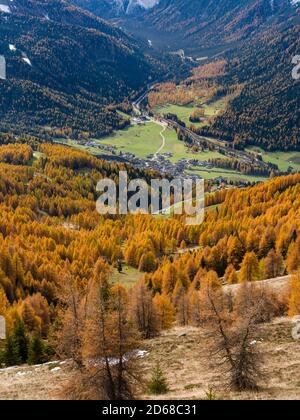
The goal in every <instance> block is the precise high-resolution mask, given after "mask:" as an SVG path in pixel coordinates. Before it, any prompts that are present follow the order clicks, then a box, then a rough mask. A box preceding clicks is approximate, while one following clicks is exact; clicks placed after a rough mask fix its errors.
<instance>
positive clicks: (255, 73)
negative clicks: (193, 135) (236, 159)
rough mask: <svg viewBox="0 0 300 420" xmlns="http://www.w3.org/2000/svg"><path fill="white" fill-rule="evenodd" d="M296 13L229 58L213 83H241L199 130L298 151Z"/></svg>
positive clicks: (237, 141)
mask: <svg viewBox="0 0 300 420" xmlns="http://www.w3.org/2000/svg"><path fill="white" fill-rule="evenodd" d="M299 32H300V25H299V19H298V20H297V15H296V14H295V16H294V18H292V17H291V18H290V20H287V22H286V23H285V24H284V25H283V24H282V25H281V27H279V28H278V27H277V28H273V29H271V28H269V30H268V31H266V32H264V33H261V34H259V36H257V37H255V38H254V39H252V40H251V42H245V43H244V44H243V47H242V48H241V50H240V51H234V53H232V54H231V55H230V56H229V57H228V61H229V65H228V73H227V75H226V76H225V77H223V78H221V80H219V83H220V84H221V85H222V86H223V87H225V89H227V90H228V91H230V90H232V89H233V88H234V87H235V86H237V85H239V86H240V87H242V89H241V92H240V94H239V95H238V97H236V98H235V99H234V100H233V101H232V102H231V104H230V106H229V108H228V109H227V111H226V112H225V113H224V114H223V115H221V116H220V117H218V118H217V119H216V120H215V122H214V123H213V125H212V127H210V128H209V129H208V130H203V131H202V133H204V134H207V133H209V134H213V135H214V136H216V137H221V138H227V139H229V140H231V141H234V142H235V144H236V145H237V146H242V147H244V146H246V145H249V144H250V145H257V146H261V147H263V148H264V149H268V150H300V128H299V127H300V114H299V109H300V98H299V80H294V79H293V77H292V70H293V67H294V65H295V64H293V63H292V61H293V57H294V56H296V55H297V54H298V53H299V51H300V39H299Z"/></svg>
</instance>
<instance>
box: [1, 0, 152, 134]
mask: <svg viewBox="0 0 300 420" xmlns="http://www.w3.org/2000/svg"><path fill="white" fill-rule="evenodd" d="M0 22H1V25H0V39H1V43H0V53H1V54H3V55H4V56H5V58H6V62H7V80H5V81H1V82H0V113H1V126H2V128H3V129H5V128H6V129H9V128H11V127H12V125H13V128H14V130H18V129H19V130H24V129H26V130H27V129H28V128H29V129H30V130H31V131H34V130H35V129H36V128H37V130H38V131H40V132H41V131H42V130H43V129H42V127H45V126H47V127H48V126H50V127H55V128H63V129H70V130H73V131H74V132H75V133H76V132H79V131H85V132H91V133H93V134H94V135H100V134H103V133H105V132H108V131H110V130H111V129H112V128H113V127H118V126H119V125H122V124H123V123H122V122H121V121H120V117H119V116H118V115H117V114H116V113H115V112H113V111H112V110H110V109H109V108H108V106H109V105H110V104H111V103H115V102H119V101H122V100H123V99H124V98H125V97H126V96H128V95H130V94H132V93H133V92H135V91H136V90H138V89H140V88H141V87H142V86H144V85H145V84H146V83H147V81H148V80H149V77H150V76H151V74H152V66H151V64H150V63H149V61H148V59H147V58H146V57H145V56H144V55H143V53H142V52H141V51H140V50H139V48H138V47H137V45H136V44H135V42H134V41H133V40H132V39H130V38H128V36H127V35H125V34H124V33H123V32H122V31H120V30H118V29H116V28H114V27H113V26H111V25H110V24H108V23H106V22H105V21H103V20H101V19H99V18H97V17H95V16H93V15H91V14H90V13H88V12H86V11H84V10H81V9H78V8H76V7H75V6H72V5H70V4H69V3H67V2H65V1H61V0H47V1H38V2H36V1H34V2H32V1H31V0H18V1H16V2H14V5H13V7H11V12H10V13H2V12H1V13H0Z"/></svg>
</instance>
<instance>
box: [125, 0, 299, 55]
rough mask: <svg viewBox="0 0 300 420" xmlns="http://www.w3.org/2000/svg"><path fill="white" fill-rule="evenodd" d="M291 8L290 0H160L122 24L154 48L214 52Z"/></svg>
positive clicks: (248, 34)
mask: <svg viewBox="0 0 300 420" xmlns="http://www.w3.org/2000/svg"><path fill="white" fill-rule="evenodd" d="M292 7H293V4H292V0H160V2H158V4H157V5H155V6H154V7H153V8H151V9H149V10H147V11H145V12H144V13H143V15H142V16H139V17H138V18H135V17H134V16H133V17H129V18H127V19H126V18H125V19H123V20H122V24H123V25H124V27H126V28H127V29H128V30H129V31H131V32H132V33H133V34H135V35H137V36H140V37H141V38H144V39H151V40H152V43H153V46H154V47H155V46H157V47H161V48H166V47H167V48H170V49H178V48H184V49H185V50H186V51H187V52H189V53H195V54H198V53H199V52H204V51H205V53H207V52H208V53H209V52H210V51H209V50H212V51H211V52H212V53H215V52H218V51H219V50H218V48H217V47H219V49H221V50H222V49H223V50H224V47H228V46H229V47H230V46H235V44H236V43H237V42H238V41H240V40H243V39H247V37H249V36H251V35H252V34H254V33H256V32H257V30H258V29H260V28H261V27H262V26H263V25H264V24H266V23H268V22H270V21H271V20H274V19H279V20H281V19H282V14H285V13H287V12H288V11H289V10H291V9H292ZM221 47H222V48H221ZM207 50H208V51H207ZM208 55H210V54H208Z"/></svg>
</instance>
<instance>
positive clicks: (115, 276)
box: [111, 265, 143, 288]
mask: <svg viewBox="0 0 300 420" xmlns="http://www.w3.org/2000/svg"><path fill="white" fill-rule="evenodd" d="M142 276H143V273H141V272H140V271H138V270H136V269H135V268H132V267H128V266H127V265H124V266H123V271H122V273H119V272H118V270H117V269H114V271H113V273H112V277H111V282H112V284H122V285H123V286H125V287H127V288H130V287H132V286H133V285H134V284H135V283H136V282H137V281H138V280H139V279H140V278H142Z"/></svg>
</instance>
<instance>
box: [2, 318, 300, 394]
mask: <svg viewBox="0 0 300 420" xmlns="http://www.w3.org/2000/svg"><path fill="white" fill-rule="evenodd" d="M294 325H295V324H293V322H292V320H290V319H288V318H280V319H276V320H275V321H273V322H272V323H270V324H266V325H264V326H263V327H262V330H261V334H260V340H259V343H258V344H257V345H258V346H259V347H260V349H261V351H262V353H263V354H264V368H265V375H266V376H265V379H264V381H265V382H262V383H261V391H260V392H258V393H233V392H230V391H228V390H227V389H226V384H224V382H223V381H224V374H223V371H222V369H221V368H220V367H219V366H218V364H217V363H216V362H215V360H214V359H213V358H212V357H211V352H210V350H209V348H210V344H211V341H212V337H211V336H210V334H208V333H207V331H205V330H203V329H196V328H192V327H185V328H183V327H180V328H179V327H177V328H173V329H172V330H170V331H167V332H165V333H164V334H163V335H162V336H160V337H158V338H156V339H153V340H149V341H147V342H144V350H146V351H147V352H148V353H147V355H146V357H145V358H144V359H143V362H142V363H143V365H144V369H145V372H146V375H147V376H151V373H152V371H153V368H154V366H155V365H156V363H157V362H160V365H161V367H162V369H163V371H164V372H165V374H166V376H167V378H168V381H169V384H170V389H171V390H170V392H169V393H168V394H167V395H165V396H163V397H161V396H160V397H157V398H158V399H161V398H165V399H187V400H193V399H197V400H198V399H205V398H206V392H207V391H208V389H209V388H212V389H213V390H214V392H215V394H216V397H217V399H232V400H238V399H249V400H250V399H251V400H263V399H270V400H279V399H284V400H292V399H297V400H300V356H299V355H300V341H298V342H296V341H294V340H293V338H292V335H291V330H292V328H293V326H294ZM70 371H71V367H70V364H69V363H64V362H60V363H59V362H53V363H52V364H46V365H43V366H33V367H17V368H10V369H3V370H0V399H1V400H3V399H12V400H18V399H27V400H29V399H34V400H41V399H57V398H58V393H59V391H60V389H61V387H62V386H63V385H64V384H65V383H66V381H67V380H68V377H69V375H70ZM141 398H143V399H152V398H153V397H152V396H149V395H143V396H141Z"/></svg>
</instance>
